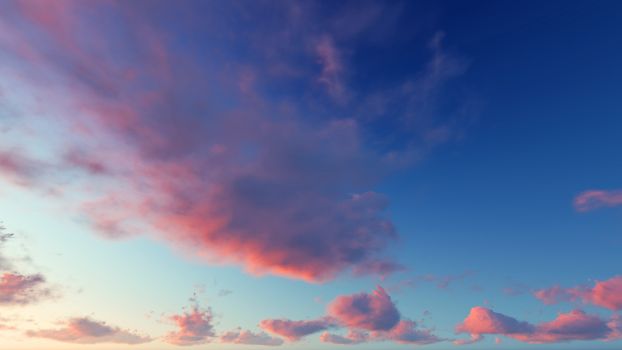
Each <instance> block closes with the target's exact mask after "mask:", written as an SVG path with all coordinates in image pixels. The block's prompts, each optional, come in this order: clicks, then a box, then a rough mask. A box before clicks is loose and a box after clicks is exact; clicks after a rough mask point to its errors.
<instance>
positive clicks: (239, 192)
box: [0, 2, 458, 282]
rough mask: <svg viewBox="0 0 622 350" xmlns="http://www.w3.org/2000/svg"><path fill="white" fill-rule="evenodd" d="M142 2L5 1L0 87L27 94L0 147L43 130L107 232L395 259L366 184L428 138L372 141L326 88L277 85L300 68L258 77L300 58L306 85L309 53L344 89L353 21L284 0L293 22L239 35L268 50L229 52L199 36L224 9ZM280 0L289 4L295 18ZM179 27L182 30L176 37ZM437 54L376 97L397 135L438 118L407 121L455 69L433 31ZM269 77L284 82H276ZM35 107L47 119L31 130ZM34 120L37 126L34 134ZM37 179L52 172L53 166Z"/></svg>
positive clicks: (266, 264) (307, 270) (206, 254)
mask: <svg viewBox="0 0 622 350" xmlns="http://www.w3.org/2000/svg"><path fill="white" fill-rule="evenodd" d="M137 7H138V6H137V5H135V3H132V2H129V3H127V2H123V3H116V2H98V3H96V4H93V5H91V6H88V7H87V6H85V5H83V4H81V3H79V2H67V3H65V2H63V4H62V5H55V6H54V8H53V9H50V10H49V11H47V10H46V8H45V7H43V6H41V4H40V3H37V4H32V5H31V4H30V3H28V2H26V3H25V4H24V5H23V6H17V5H13V4H6V5H5V4H3V11H0V16H1V17H2V23H1V24H0V25H2V26H3V27H2V29H1V30H0V49H2V50H3V52H5V54H6V57H7V59H6V62H7V64H6V65H3V72H4V71H6V72H7V77H6V78H5V77H3V78H4V79H3V81H2V82H0V89H3V90H4V89H5V88H7V87H8V88H10V90H15V86H20V87H23V89H22V88H20V89H19V90H20V91H23V92H24V93H23V94H21V93H20V95H25V96H28V97H29V98H31V99H32V100H33V101H35V102H33V106H31V105H28V104H19V103H15V104H16V105H18V106H19V107H20V110H19V111H18V112H19V113H16V115H18V116H19V117H18V118H19V121H20V123H19V125H20V126H24V127H23V128H21V127H20V128H18V127H12V128H13V129H14V130H13V132H12V133H13V134H14V135H13V136H12V137H11V138H4V135H3V139H2V144H0V147H2V149H5V148H7V149H11V147H13V146H15V145H17V146H30V147H33V146H32V145H30V143H29V142H25V141H24V140H31V139H37V140H40V141H38V143H39V144H40V145H44V146H48V144H47V143H48V140H52V141H50V142H49V143H50V144H51V145H50V147H45V148H46V150H47V151H48V152H46V155H45V156H42V157H43V158H45V161H46V164H47V162H50V163H53V164H54V166H53V167H52V168H53V172H54V175H57V173H60V174H61V175H62V176H60V178H62V179H63V180H64V181H62V182H61V183H62V186H63V188H66V190H67V191H70V192H71V193H72V195H73V196H72V197H78V198H77V199H76V200H77V201H80V202H81V203H79V204H75V203H66V202H64V201H63V202H62V203H61V205H63V206H67V207H68V208H69V209H68V210H70V209H73V208H76V209H75V210H79V211H80V213H81V214H82V215H83V217H84V219H85V220H83V221H84V222H89V223H92V224H93V226H94V228H95V229H96V230H98V231H99V232H101V233H103V234H104V235H105V236H107V237H121V236H125V235H132V234H139V233H145V234H148V235H154V236H155V238H156V239H158V240H161V241H165V242H168V243H169V244H170V245H172V246H174V247H176V248H178V251H179V252H180V253H181V254H188V255H192V256H193V257H195V256H199V257H200V258H202V259H204V260H205V261H207V262H209V263H219V264H237V265H240V266H242V267H243V268H244V269H245V270H246V271H248V272H249V273H252V274H255V275H261V274H275V275H280V276H286V277H290V278H297V279H303V280H306V281H312V282H322V281H327V280H330V279H333V278H335V277H336V276H338V275H339V274H341V273H344V272H354V273H355V274H358V275H360V274H367V273H378V272H381V273H388V272H391V271H392V270H395V269H396V266H395V265H394V263H392V262H391V261H386V262H384V261H383V262H382V263H379V261H380V258H379V257H380V256H381V254H382V252H383V250H384V249H385V248H386V247H387V245H389V244H391V243H392V242H394V241H395V239H396V238H397V234H396V232H395V229H394V227H393V224H392V222H391V220H389V218H388V216H387V208H388V200H387V199H386V198H385V197H384V196H383V195H382V194H379V193H375V192H373V191H370V189H372V188H375V187H376V185H377V183H378V181H379V179H380V178H381V177H382V176H383V175H385V174H386V173H387V172H389V171H391V170H393V169H395V167H397V166H399V165H402V163H403V161H400V164H397V163H398V162H396V161H394V160H395V159H396V158H400V156H401V154H402V153H409V154H411V153H412V154H418V155H420V154H421V152H420V150H419V149H417V150H415V149H413V147H414V146H413V147H411V146H408V148H409V149H408V150H407V151H405V152H402V149H401V147H398V148H399V149H397V150H390V151H386V152H385V151H375V150H373V149H372V148H371V147H369V145H368V144H367V139H368V137H367V136H368V135H367V133H366V132H365V131H366V130H362V128H364V127H365V126H366V123H367V121H368V120H369V118H367V115H366V114H365V113H359V111H358V110H349V111H347V113H346V114H345V115H356V116H357V117H356V118H357V119H354V118H352V119H346V118H344V117H343V116H344V113H343V112H344V111H343V110H341V108H342V107H339V108H337V107H334V106H325V105H324V104H321V105H318V104H317V103H316V102H310V101H315V100H317V99H321V98H322V96H310V99H307V98H306V96H305V98H300V99H298V98H292V97H293V96H292V91H291V89H289V88H285V89H280V88H277V87H278V86H281V87H282V85H280V83H283V82H284V81H285V82H287V83H288V84H291V83H292V82H291V81H290V80H291V79H294V78H293V77H291V76H290V77H288V78H277V77H274V76H269V77H266V75H265V72H264V70H266V69H265V66H266V65H267V66H275V65H278V64H281V65H282V66H287V67H291V68H295V69H296V70H297V71H298V70H301V71H303V73H301V74H300V75H296V78H295V79H306V80H303V81H296V82H295V83H296V86H298V85H299V86H306V85H308V84H309V83H310V82H312V79H315V78H314V77H315V76H317V68H318V67H317V66H316V65H313V64H312V62H313V60H319V62H318V63H319V65H320V69H321V72H320V78H319V79H320V82H321V84H323V85H324V86H326V87H327V89H328V91H329V94H331V96H333V97H335V96H336V97H338V98H342V96H348V97H350V96H352V97H351V98H354V97H355V94H353V93H352V94H350V93H347V91H346V90H347V89H346V87H345V84H344V74H345V73H346V72H347V62H346V60H345V58H346V57H344V54H343V53H344V52H347V51H346V50H343V49H342V48H340V47H338V45H337V42H338V43H339V44H340V45H341V44H342V42H343V41H346V40H347V36H344V37H334V36H333V35H331V34H326V35H325V33H318V32H315V31H310V30H308V28H311V27H316V25H315V24H313V25H312V26H309V27H308V28H307V29H304V28H302V27H299V26H297V24H299V23H297V21H301V20H303V19H302V17H305V16H302V15H301V14H300V13H301V12H300V11H293V7H298V5H296V6H292V8H290V6H289V5H284V6H283V8H281V7H279V6H275V7H276V9H275V11H283V13H284V19H286V20H287V21H285V22H284V23H285V24H286V26H285V27H284V28H281V29H283V30H282V32H281V31H279V33H278V36H277V37H276V38H274V37H269V38H262V37H264V36H267V35H264V34H265V33H252V34H251V36H250V38H251V39H248V40H250V42H240V43H236V44H234V46H237V45H238V44H240V45H241V46H243V45H246V46H248V47H252V48H253V50H255V49H257V50H258V54H262V55H265V57H263V58H264V59H265V60H266V62H265V63H266V64H264V62H263V61H261V62H257V61H251V62H249V61H247V60H245V59H244V58H239V56H240V55H237V54H235V55H232V53H231V52H227V48H228V47H229V46H228V45H230V44H231V43H230V42H229V40H228V39H227V40H224V41H223V42H220V41H219V40H217V39H216V38H214V42H212V41H211V40H208V42H212V43H213V45H214V47H210V50H211V49H213V50H214V52H221V54H218V55H214V56H213V57H212V59H210V60H208V61H206V60H204V59H203V57H204V56H205V52H204V49H200V48H198V47H202V45H199V43H205V42H206V40H205V37H204V35H205V33H206V32H213V33H220V32H222V29H226V30H227V31H229V30H232V28H212V27H211V26H216V25H217V24H212V22H214V23H218V22H219V21H209V20H205V18H197V17H195V16H194V14H187V13H186V12H185V11H182V12H184V14H185V15H188V17H184V16H181V15H180V16H177V15H175V17H170V18H169V19H171V21H179V22H174V23H179V26H173V27H176V28H177V27H179V28H177V29H179V30H183V28H186V26H185V25H182V23H183V22H185V21H190V22H191V23H193V24H196V23H195V22H192V21H199V20H200V21H201V24H202V25H205V26H208V27H209V28H210V30H206V31H187V32H183V33H175V35H172V34H173V33H168V32H163V31H164V30H167V29H168V28H162V26H161V25H160V23H154V22H153V21H155V20H154V18H156V17H157V18H158V19H163V18H167V17H166V16H169V15H172V14H168V13H162V14H161V15H162V16H163V17H160V16H151V15H145V14H144V13H143V11H141V9H139V8H137ZM5 8H6V11H4V10H5ZM289 10H292V11H293V12H296V13H298V15H296V16H295V18H294V15H293V14H290V13H289V12H288V11H289ZM153 11H158V10H157V9H156V8H154V9H153ZM188 12H192V11H188ZM293 12H292V13H293ZM303 12H305V11H303ZM363 12H366V11H363ZM372 12H373V13H376V15H373V16H371V15H370V16H371V17H370V19H368V20H362V19H357V20H353V21H354V23H364V24H360V25H361V26H362V27H361V28H360V29H356V30H355V32H361V31H362V30H363V28H367V27H368V26H372V23H375V22H376V20H372V19H371V18H372V17H373V18H380V17H376V16H380V14H381V13H383V11H382V9H373V11H372ZM93 13H97V14H98V16H97V18H93V15H92V14H93ZM150 14H151V13H150ZM205 15H208V14H205ZM290 15H291V17H290ZM363 17H365V18H367V15H365V16H363ZM359 21H360V22H359ZM171 23H173V22H171ZM308 24H309V23H308V22H305V25H308ZM342 25H344V24H343V23H342V24H341V25H340V26H342ZM357 26H358V24H357ZM383 27H384V26H383ZM351 29H352V28H351ZM181 34H183V35H181ZM351 35H355V34H351ZM178 37H183V38H184V42H186V43H188V45H185V44H184V45H178V44H179V43H177V42H175V38H178ZM232 37H238V36H237V35H232ZM239 37H243V38H247V36H246V35H240V36H239ZM92 38H98V40H96V41H93V40H92ZM318 38H319V39H318ZM236 40H237V39H236ZM239 40H247V39H239ZM255 40H256V41H255ZM195 44H197V45H195ZM180 48H183V50H181V51H180ZM259 51H260V52H259ZM241 56H245V55H241ZM433 56H434V57H433V62H432V63H431V64H430V67H427V68H426V72H424V74H422V80H421V81H418V82H417V83H415V84H414V88H413V89H401V88H400V89H399V90H400V91H402V92H400V93H398V94H397V95H398V97H397V99H396V100H392V99H390V98H388V99H385V98H381V100H386V101H388V102H387V103H386V104H383V105H384V107H386V105H387V104H389V105H394V104H399V105H400V106H403V107H404V108H399V109H400V110H402V109H403V110H404V111H405V112H404V113H403V114H404V116H403V118H402V117H401V116H400V117H399V118H395V119H396V120H395V123H396V124H397V125H396V129H397V130H400V131H404V133H405V134H404V135H399V137H397V138H400V139H402V138H404V139H409V140H413V144H417V145H418V144H420V143H424V144H426V146H425V148H426V149H427V148H428V147H429V146H428V145H427V142H428V141H426V140H427V139H429V136H428V137H427V138H426V137H425V136H423V134H425V131H426V130H440V129H438V128H439V125H436V124H437V123H430V125H427V123H426V125H415V124H416V123H414V122H413V121H414V119H416V120H417V121H421V120H422V118H420V117H419V113H418V110H419V109H421V107H420V106H423V105H425V106H429V105H430V104H429V103H427V102H426V103H423V102H425V101H422V99H427V96H432V95H433V94H432V93H431V92H432V91H438V89H439V88H440V86H441V85H442V82H444V81H446V80H447V79H449V78H451V77H453V76H455V75H456V74H458V72H457V69H456V67H454V66H455V65H456V64H455V63H454V62H453V60H452V59H451V57H449V56H447V55H446V54H443V53H442V52H441V51H440V48H439V47H438V45H436V46H435V47H434V48H433ZM303 61H305V62H308V63H311V64H308V67H306V69H305V67H301V66H300V64H299V62H303ZM267 70H269V69H267ZM9 77H10V79H9ZM240 77H242V79H241V80H240ZM273 80H274V81H277V80H278V81H277V82H276V83H274V85H273V84H272V83H273ZM275 85H278V86H275ZM402 85H403V84H399V86H400V87H401V86H402ZM49 86H55V89H49ZM283 86H284V85H283ZM287 86H290V85H287ZM7 90H9V89H7ZM294 90H297V89H294ZM406 90H408V91H406ZM266 91H274V95H273V94H268V93H267V92H266ZM413 96H416V97H413ZM420 96H421V97H420ZM19 98H21V96H12V95H11V96H9V97H8V99H9V100H10V99H16V100H17V99H19ZM357 98H358V97H357ZM360 100H361V101H366V100H367V96H361V97H360ZM41 101H53V102H54V103H41ZM292 101H293V102H292ZM9 102H13V101H9ZM284 105H287V106H285V107H284ZM310 105H311V106H310ZM361 106H363V107H362V108H363V109H365V110H366V109H367V108H366V107H365V106H364V104H363V103H361ZM381 109H383V110H386V108H381ZM359 114H360V115H361V116H360V117H359ZM385 114H386V113H378V114H375V115H374V118H375V117H379V116H384V115H385ZM391 114H393V113H392V112H391ZM400 114H402V113H401V112H400ZM412 115H417V118H413V117H412ZM42 118H43V119H42ZM41 120H44V121H46V122H47V124H51V125H53V126H54V128H55V130H54V131H51V130H47V129H46V130H41V129H42V128H41V127H40V125H42V123H41ZM402 121H406V122H405V123H404V124H408V125H404V124H403V123H402ZM47 124H46V123H43V125H47ZM432 124H434V125H432ZM16 125H17V124H16ZM37 126H39V128H37ZM430 126H431V127H430ZM30 129H35V130H36V132H33V133H32V134H29V132H31V130H30ZM43 129H45V128H43ZM56 129H58V130H56ZM16 130H17V131H16ZM26 134H27V135H28V137H24V135H26ZM433 134H434V133H433ZM439 134H442V135H445V132H440V133H439ZM428 135H429V133H428ZM442 135H441V136H442ZM419 138H421V140H419ZM432 139H445V137H438V136H436V137H432ZM415 141H421V142H415ZM434 142H437V141H434ZM52 146H53V147H52ZM40 148H43V147H40ZM75 150H79V152H76V151H75ZM404 158H406V157H404ZM400 159H401V158H400ZM4 163H5V165H4V169H0V171H2V170H4V171H2V173H4V174H5V175H6V174H10V176H11V177H12V178H13V177H15V176H19V178H21V179H22V180H23V179H28V175H29V174H32V172H30V171H28V167H23V166H18V167H16V166H15V165H16V163H15V162H14V161H11V162H8V161H6V160H5V162H4ZM0 167H2V165H0ZM16 169H17V170H20V169H21V170H20V171H16ZM24 169H25V170H27V171H23V170H24ZM77 169H80V170H81V171H76V170H77ZM38 176H39V175H38ZM45 180H47V182H49V183H51V184H56V185H57V186H61V185H60V184H59V183H56V181H55V180H56V179H55V178H54V176H50V178H47V177H45ZM68 180H70V181H68ZM112 192H114V198H112V199H111V198H110V196H111V195H110V193H112ZM66 201H69V199H66ZM93 203H95V204H93ZM89 204H93V205H89ZM136 221H140V222H139V223H138V222H136ZM392 264H393V265H392Z"/></svg>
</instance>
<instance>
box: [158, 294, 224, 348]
mask: <svg viewBox="0 0 622 350" xmlns="http://www.w3.org/2000/svg"><path fill="white" fill-rule="evenodd" d="M169 320H170V321H172V322H173V323H174V324H175V325H176V326H177V328H178V329H177V330H176V331H173V332H170V333H168V334H167V335H166V336H165V337H164V339H163V340H164V341H165V342H167V343H170V344H175V345H197V344H204V343H207V342H209V341H211V339H212V338H213V337H214V336H215V333H214V325H213V315H212V311H211V309H209V308H207V309H202V308H200V307H199V305H198V304H194V305H193V306H192V307H191V308H190V310H189V311H185V312H183V313H182V314H178V315H171V316H169Z"/></svg>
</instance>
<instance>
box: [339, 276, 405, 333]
mask: <svg viewBox="0 0 622 350" xmlns="http://www.w3.org/2000/svg"><path fill="white" fill-rule="evenodd" d="M328 314H329V315H330V316H331V317H334V318H335V319H336V320H338V321H339V323H340V324H342V325H343V326H345V327H348V328H355V329H363V330H367V331H386V330H390V329H392V328H393V327H395V326H396V325H397V323H398V322H399V321H400V313H399V311H397V308H396V307H395V304H394V303H393V301H392V300H391V297H390V296H389V294H387V292H386V291H385V290H384V289H383V288H382V287H380V286H378V287H377V288H376V290H374V291H373V292H372V293H369V294H368V293H359V294H353V295H344V296H339V297H337V298H336V299H335V300H333V301H332V302H331V304H330V305H329V306H328Z"/></svg>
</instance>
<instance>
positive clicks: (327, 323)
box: [260, 286, 443, 345]
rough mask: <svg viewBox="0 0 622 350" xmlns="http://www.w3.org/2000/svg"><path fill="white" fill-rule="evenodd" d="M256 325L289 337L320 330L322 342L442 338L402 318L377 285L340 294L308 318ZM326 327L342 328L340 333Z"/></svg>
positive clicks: (294, 338) (432, 340) (427, 341)
mask: <svg viewBox="0 0 622 350" xmlns="http://www.w3.org/2000/svg"><path fill="white" fill-rule="evenodd" d="M260 326H261V327H262V328H263V329H264V330H266V331H268V332H270V333H273V334H277V335H279V336H282V337H284V338H286V339H288V340H289V341H298V340H300V339H301V338H302V337H304V336H307V335H310V334H313V333H317V332H321V331H324V332H323V333H322V334H321V335H320V340H321V341H322V342H326V343H333V344H343V345H353V344H361V343H366V342H372V341H393V342H396V343H400V344H419V345H421V344H431V343H436V342H439V341H443V339H440V338H438V337H436V336H435V335H434V334H432V332H431V331H430V330H428V329H420V328H418V327H417V324H416V323H415V322H413V321H411V320H408V319H402V318H401V316H400V313H399V311H398V310H397V308H396V307H395V304H394V303H393V301H392V300H391V297H390V296H389V294H388V293H387V292H386V291H385V290H384V289H383V288H382V287H380V286H378V287H377V288H376V290H374V291H373V292H371V293H357V294H351V295H342V296H338V297H337V298H335V299H334V300H333V301H332V302H331V303H330V304H329V305H328V308H327V316H325V317H323V318H320V319H317V320H309V321H291V320H287V319H270V320H263V321H262V322H261V324H260ZM328 329H336V330H339V329H346V330H347V333H346V334H344V335H341V334H336V333H331V332H328V331H327V330H328Z"/></svg>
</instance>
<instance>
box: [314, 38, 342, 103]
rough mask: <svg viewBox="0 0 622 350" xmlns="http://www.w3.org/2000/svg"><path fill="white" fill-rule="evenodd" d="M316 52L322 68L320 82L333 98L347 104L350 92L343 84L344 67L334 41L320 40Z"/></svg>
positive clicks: (329, 39)
mask: <svg viewBox="0 0 622 350" xmlns="http://www.w3.org/2000/svg"><path fill="white" fill-rule="evenodd" d="M315 52H316V54H317V56H318V58H319V62H320V64H321V66H322V73H321V74H320V77H319V79H318V80H319V82H320V83H322V84H324V85H325V86H326V89H327V91H328V93H329V94H330V95H331V96H332V97H333V98H335V99H336V100H337V101H339V102H341V103H345V102H346V100H347V98H348V96H347V94H348V91H347V90H346V87H345V85H344V82H343V74H344V66H343V62H342V60H341V54H340V52H339V51H338V49H337V47H336V46H335V43H334V41H333V39H332V38H331V37H330V36H324V37H322V38H321V39H319V40H318V41H317V43H316V44H315Z"/></svg>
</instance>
